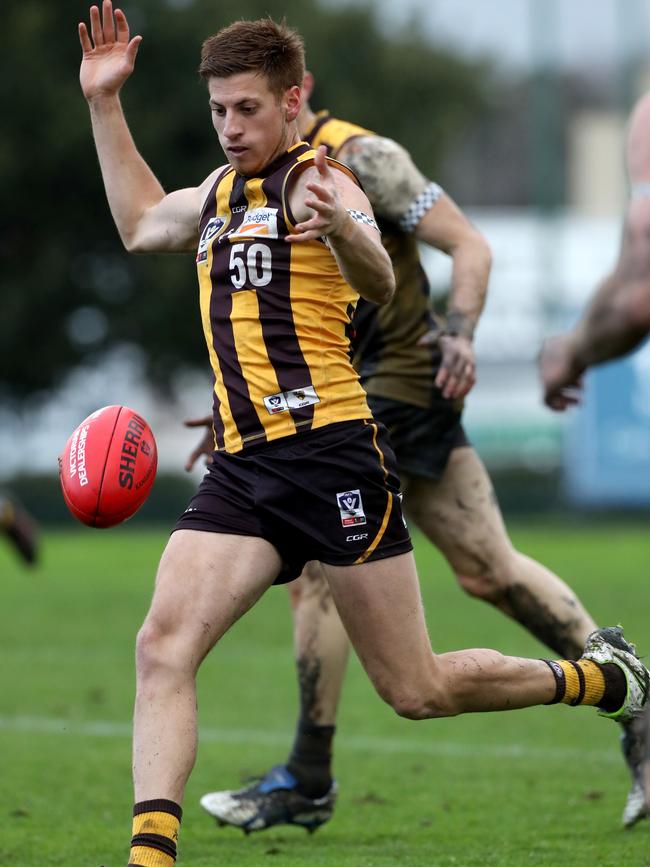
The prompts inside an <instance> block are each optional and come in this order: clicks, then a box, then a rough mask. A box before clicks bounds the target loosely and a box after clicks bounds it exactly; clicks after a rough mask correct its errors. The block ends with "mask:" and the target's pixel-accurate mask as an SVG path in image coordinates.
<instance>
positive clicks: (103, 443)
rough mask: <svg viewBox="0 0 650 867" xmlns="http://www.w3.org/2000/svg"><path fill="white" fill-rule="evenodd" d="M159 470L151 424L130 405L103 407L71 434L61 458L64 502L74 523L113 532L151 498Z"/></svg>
mask: <svg viewBox="0 0 650 867" xmlns="http://www.w3.org/2000/svg"><path fill="white" fill-rule="evenodd" d="M157 465H158V451H157V449H156V440H155V439H154V435H153V433H152V432H151V428H150V427H149V425H148V424H147V422H146V421H145V420H144V419H143V418H142V416H140V415H138V413H137V412H135V410H132V409H129V407H128V406H105V407H103V408H102V409H98V410H97V411H96V412H93V413H92V414H91V415H89V416H88V418H86V419H84V420H83V421H82V422H81V424H80V425H79V426H78V427H77V428H76V429H75V430H74V431H73V432H72V435H71V436H70V439H69V440H68V441H67V443H66V444H65V448H64V449H63V453H62V454H61V457H60V458H59V475H60V477H61V488H62V489H63V498H64V499H65V502H66V505H67V507H68V509H70V511H71V512H72V514H73V515H74V516H75V518H78V519H79V520H80V521H81V522H82V523H84V524H88V525H89V526H91V527H114V526H115V524H120V523H121V522H122V521H125V520H126V519H127V518H130V517H131V515H133V514H134V513H135V512H137V510H138V509H139V508H140V506H141V505H142V504H143V503H144V501H145V500H146V499H147V496H148V495H149V491H150V490H151V486H152V485H153V480H154V478H155V476H156V467H157Z"/></svg>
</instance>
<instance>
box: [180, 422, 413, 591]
mask: <svg viewBox="0 0 650 867" xmlns="http://www.w3.org/2000/svg"><path fill="white" fill-rule="evenodd" d="M213 459H214V460H213V462H212V464H210V465H209V467H208V470H207V472H206V474H205V476H204V478H203V481H202V482H201V484H200V486H199V489H198V491H197V493H196V494H195V496H194V497H193V498H192V500H191V501H190V504H189V506H188V508H187V509H186V510H185V512H184V513H183V515H181V517H180V518H179V520H178V522H177V524H176V526H175V528H174V529H175V530H204V531H208V532H212V533H234V534H236V535H240V536H257V537H260V538H262V539H266V540H267V541H268V542H270V543H271V544H272V545H273V546H274V547H275V548H276V549H277V550H278V552H279V553H280V556H281V557H282V560H283V564H284V565H283V569H282V572H281V573H280V575H279V576H278V578H277V579H276V582H275V583H276V584H281V583H284V582H286V581H292V580H293V579H294V578H297V577H298V575H300V573H301V572H302V569H303V567H304V565H305V563H306V562H307V561H308V560H320V561H321V562H323V563H328V564H331V565H335V566H351V565H353V564H356V563H364V562H370V561H372V560H381V559H383V558H385V557H393V556H395V555H397V554H403V553H405V552H406V551H410V550H411V549H412V545H411V540H410V538H409V533H408V530H407V529H406V525H405V523H404V519H403V517H402V507H401V497H400V492H399V479H398V477H397V471H396V464H395V455H394V454H393V451H392V449H391V447H390V445H389V443H388V436H387V433H386V429H385V428H384V426H383V425H382V424H379V423H377V422H375V421H372V420H361V421H348V422H340V423H338V424H332V425H328V426H327V427H323V428H317V429H316V430H313V431H306V432H304V433H298V434H296V435H295V436H291V437H284V438H283V439H281V440H277V441H276V442H271V443H264V444H262V445H256V446H250V447H248V448H246V449H244V450H243V451H241V452H238V453H237V454H228V453H227V452H221V451H220V452H215V453H214V454H213Z"/></svg>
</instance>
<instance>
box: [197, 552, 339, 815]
mask: <svg viewBox="0 0 650 867" xmlns="http://www.w3.org/2000/svg"><path fill="white" fill-rule="evenodd" d="M287 589H288V591H289V597H290V599H291V606H292V611H293V621H294V652H295V658H296V670H297V675H298V686H299V698H300V716H299V718H298V722H297V726H296V732H295V736H294V741H293V744H292V748H291V751H290V753H289V755H288V757H287V759H286V762H285V763H284V764H282V765H275V766H274V767H273V768H271V770H270V771H269V772H268V773H267V774H265V775H264V776H263V777H261V778H260V779H259V780H258V781H257V782H254V783H252V784H251V783H249V784H248V785H246V786H244V787H243V788H240V789H236V790H222V791H216V792H208V793H207V794H205V795H204V796H203V797H202V798H201V805H202V806H203V808H204V809H205V810H206V811H207V812H208V813H210V815H211V816H214V817H215V819H216V820H217V822H218V823H219V824H232V825H236V826H238V827H240V828H242V829H243V830H244V831H246V832H248V831H251V830H262V829H263V828H268V827H271V826H272V825H275V824H286V823H289V824H299V825H302V826H303V827H305V828H307V829H308V830H309V831H313V830H315V829H316V828H318V827H319V826H320V825H322V824H324V823H325V822H327V821H328V820H329V819H330V818H331V816H332V814H333V811H334V806H335V803H336V784H335V782H334V780H333V777H332V742H333V738H334V734H335V723H336V713H337V709H338V704H339V699H340V696H341V688H342V686H343V678H344V676H345V668H346V665H347V660H348V655H349V648H350V642H349V639H348V637H347V635H346V633H345V630H344V629H343V624H342V623H341V619H340V617H339V615H338V612H337V610H336V606H335V605H334V600H333V599H332V595H331V593H330V590H329V586H328V584H327V581H326V580H325V576H324V574H323V570H322V567H321V565H320V563H316V562H313V561H312V562H310V563H307V565H306V566H305V568H304V570H303V573H302V575H301V576H300V578H298V579H296V580H295V581H292V582H291V583H290V584H288V585H287Z"/></svg>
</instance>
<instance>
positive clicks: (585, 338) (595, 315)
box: [539, 93, 650, 828]
mask: <svg viewBox="0 0 650 867" xmlns="http://www.w3.org/2000/svg"><path fill="white" fill-rule="evenodd" d="M649 142H650V94H648V93H646V94H645V96H643V97H642V98H641V99H640V100H639V102H638V103H637V104H636V106H635V107H634V110H633V111H632V115H631V117H630V124H629V130H628V137H627V150H626V163H627V171H628V176H629V181H630V187H631V198H630V203H629V205H628V208H627V214H626V216H625V223H624V227H623V239H622V243H621V249H620V252H619V256H618V261H617V262H616V265H615V267H614V269H613V271H612V273H611V274H609V275H608V276H607V277H606V278H605V279H604V280H603V281H602V283H601V284H600V286H599V287H598V289H597V290H596V292H595V294H594V296H593V298H592V299H591V300H590V301H589V303H588V305H587V307H586V310H585V312H584V313H583V315H582V316H581V317H580V319H579V321H578V322H577V323H576V325H575V327H574V328H573V329H572V330H571V331H569V332H567V333H566V334H559V335H556V336H554V337H550V338H549V339H548V340H546V341H545V342H544V345H543V347H542V352H541V353H540V358H539V366H540V374H541V379H542V389H543V393H544V400H545V402H546V404H547V405H548V406H549V407H550V408H551V409H554V410H557V411H560V412H561V411H563V410H565V409H567V408H568V407H570V406H572V405H573V404H575V403H577V402H578V401H579V398H580V391H581V389H582V377H583V375H584V373H585V371H587V370H588V369H589V368H590V367H593V366H594V365H597V364H602V363H603V362H605V361H610V360H611V359H614V358H619V357H620V356H622V355H626V354H627V353H629V352H632V351H633V350H634V349H636V348H637V347H638V346H639V344H640V343H641V342H642V341H643V340H645V338H646V337H647V336H648V334H650V147H649ZM649 731H650V714H648V713H646V718H645V721H642V720H638V721H635V722H634V723H632V724H631V725H630V726H629V727H628V729H627V732H626V736H625V737H624V741H623V743H624V747H625V749H626V751H627V755H628V762H629V765H630V771H631V772H632V789H631V791H630V794H629V796H628V799H627V803H626V805H625V809H624V811H623V824H624V825H625V826H626V827H628V828H630V827H632V826H633V825H635V824H636V823H637V822H638V821H639V820H640V819H644V818H647V817H648V816H650V735H649V734H648V732H649Z"/></svg>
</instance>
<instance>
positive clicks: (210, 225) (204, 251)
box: [196, 217, 226, 265]
mask: <svg viewBox="0 0 650 867" xmlns="http://www.w3.org/2000/svg"><path fill="white" fill-rule="evenodd" d="M225 225H226V221H225V220H224V218H223V217H211V218H210V219H209V220H208V222H207V223H206V224H205V229H204V230H203V232H202V233H201V238H200V240H199V247H198V250H197V251H196V262H197V265H200V264H201V263H202V262H207V259H208V247H209V246H210V242H211V241H212V240H213V239H214V237H215V235H217V234H218V232H220V231H221V229H223V227H224V226H225Z"/></svg>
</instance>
